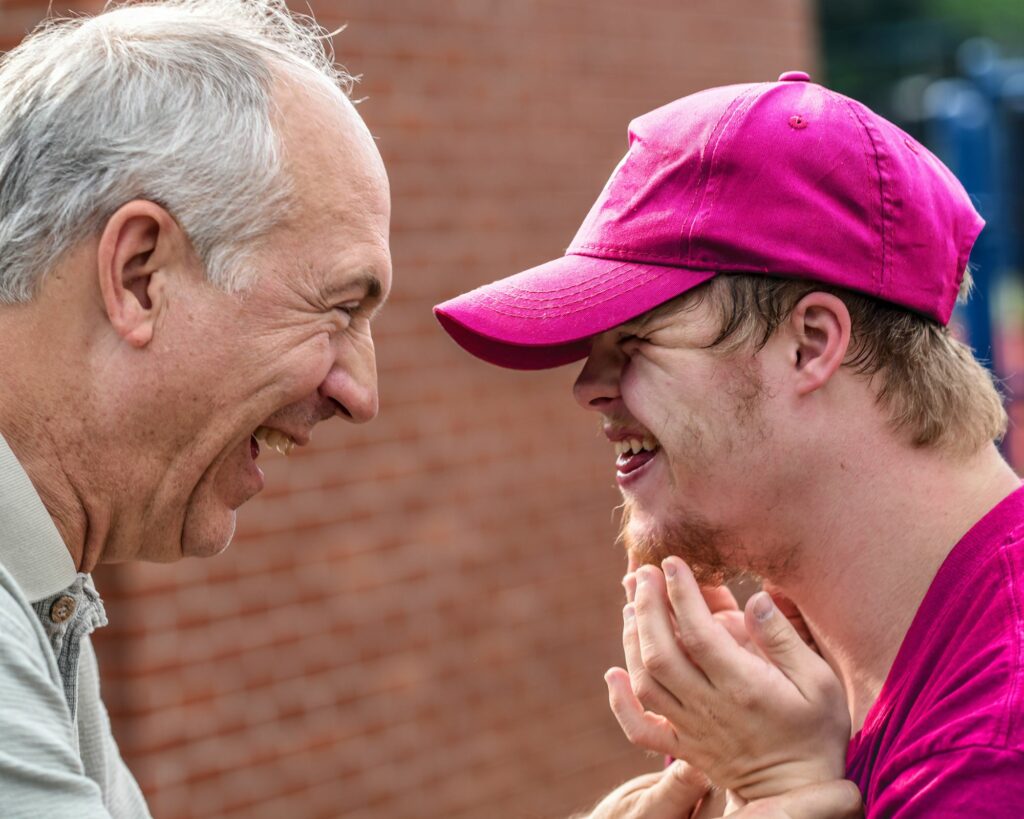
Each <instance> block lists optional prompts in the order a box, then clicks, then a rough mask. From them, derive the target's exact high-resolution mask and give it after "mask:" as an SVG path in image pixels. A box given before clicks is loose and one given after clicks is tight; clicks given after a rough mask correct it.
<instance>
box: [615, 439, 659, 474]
mask: <svg viewBox="0 0 1024 819" xmlns="http://www.w3.org/2000/svg"><path fill="white" fill-rule="evenodd" d="M614 446H615V453H616V455H618V458H617V459H616V460H615V466H616V467H617V468H618V470H619V474H621V475H628V474H629V473H630V472H635V471H636V470H637V469H639V468H640V467H642V466H643V465H644V464H646V463H647V462H648V461H650V460H651V458H653V457H654V456H655V455H657V454H658V450H659V449H661V445H660V444H659V443H658V442H657V441H656V440H654V438H652V437H650V436H645V437H643V438H623V439H622V440H621V441H615V442H614Z"/></svg>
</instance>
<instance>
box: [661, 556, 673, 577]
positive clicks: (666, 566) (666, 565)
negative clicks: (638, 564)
mask: <svg viewBox="0 0 1024 819" xmlns="http://www.w3.org/2000/svg"><path fill="white" fill-rule="evenodd" d="M661 570H662V571H663V572H664V573H665V577H667V578H669V579H671V578H673V577H675V576H676V562H675V561H674V560H672V559H671V558H668V559H667V560H664V561H662V564H661Z"/></svg>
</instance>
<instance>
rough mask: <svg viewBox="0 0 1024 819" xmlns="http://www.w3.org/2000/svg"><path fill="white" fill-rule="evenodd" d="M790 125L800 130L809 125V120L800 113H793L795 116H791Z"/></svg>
mask: <svg viewBox="0 0 1024 819" xmlns="http://www.w3.org/2000/svg"><path fill="white" fill-rule="evenodd" d="M789 127H790V128H796V130H798V131H800V130H802V129H804V128H806V127H807V120H805V119H804V118H803V117H802V116H800V115H799V114H793V116H791V117H790V118H789Z"/></svg>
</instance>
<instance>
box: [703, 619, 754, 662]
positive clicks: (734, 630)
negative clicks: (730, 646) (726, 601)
mask: <svg viewBox="0 0 1024 819" xmlns="http://www.w3.org/2000/svg"><path fill="white" fill-rule="evenodd" d="M712 617H714V618H715V621H716V622H717V623H720V624H721V626H722V627H723V628H724V629H725V630H726V631H728V632H729V635H730V636H731V637H732V639H734V640H735V641H736V644H737V645H739V646H741V647H742V648H745V649H746V650H747V651H751V652H754V653H758V648H757V646H756V645H754V641H753V640H751V639H750V634H749V633H748V632H747V621H746V619H745V618H744V616H743V612H742V611H716V612H715V613H714V614H713V615H712Z"/></svg>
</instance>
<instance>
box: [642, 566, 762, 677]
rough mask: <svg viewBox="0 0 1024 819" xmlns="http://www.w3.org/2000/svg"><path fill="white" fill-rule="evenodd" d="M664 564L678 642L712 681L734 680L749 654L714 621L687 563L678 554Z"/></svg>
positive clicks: (743, 666) (741, 671)
mask: <svg viewBox="0 0 1024 819" xmlns="http://www.w3.org/2000/svg"><path fill="white" fill-rule="evenodd" d="M662 568H663V569H664V572H665V583H666V586H667V589H668V597H669V602H670V603H671V607H672V614H673V615H674V617H675V621H676V626H677V629H678V633H679V642H680V643H681V644H682V646H683V648H684V649H685V651H686V654H687V656H688V657H689V658H690V660H691V661H692V662H693V665H694V667H696V668H698V669H700V670H701V671H702V672H703V673H704V674H705V675H706V677H707V679H708V680H709V681H710V682H711V684H712V685H715V686H720V685H723V684H727V683H732V682H734V681H735V680H736V678H737V677H738V676H739V675H742V674H743V673H744V672H745V671H746V669H747V665H745V663H746V662H748V661H749V654H748V653H747V652H746V651H744V650H743V649H742V648H740V647H739V646H738V645H737V644H736V641H735V640H734V639H732V637H731V636H730V634H729V632H728V631H726V629H725V628H723V627H722V625H721V624H720V623H717V622H716V621H715V618H714V617H713V616H712V614H711V612H710V611H709V610H708V606H707V604H706V603H705V602H704V598H703V596H702V595H701V590H700V586H698V585H697V581H696V579H695V578H694V576H693V572H691V571H690V567H689V566H687V565H686V563H684V562H683V561H682V560H681V559H680V558H678V557H670V558H667V559H666V560H665V561H664V562H663V564H662ZM639 595H640V591H639V589H638V590H637V596H638V597H639Z"/></svg>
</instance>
